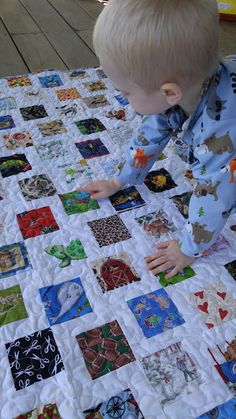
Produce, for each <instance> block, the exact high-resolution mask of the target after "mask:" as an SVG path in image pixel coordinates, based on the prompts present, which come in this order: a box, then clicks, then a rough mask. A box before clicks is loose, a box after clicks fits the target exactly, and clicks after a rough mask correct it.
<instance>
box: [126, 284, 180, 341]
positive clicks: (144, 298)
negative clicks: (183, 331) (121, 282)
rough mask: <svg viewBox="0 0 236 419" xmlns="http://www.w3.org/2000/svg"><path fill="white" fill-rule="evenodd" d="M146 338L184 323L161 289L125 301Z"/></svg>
mask: <svg viewBox="0 0 236 419" xmlns="http://www.w3.org/2000/svg"><path fill="white" fill-rule="evenodd" d="M127 304H128V306H129V308H130V310H131V311H132V313H133V314H134V316H135V318H136V320H137V322H138V324H139V326H140V328H141V329H142V332H143V334H144V336H145V337H146V338H151V337H152V336H156V335H159V334H160V333H163V332H165V331H166V330H169V329H174V328H175V327H176V326H181V325H182V324H184V323H185V320H184V319H183V317H182V315H181V314H180V312H179V311H178V309H177V307H176V305H175V304H174V303H173V301H172V300H171V298H170V297H169V295H168V294H167V292H166V291H165V290H163V289H159V290H157V291H153V292H151V293H150V294H146V295H140V296H139V297H136V298H133V299H132V300H129V301H127Z"/></svg>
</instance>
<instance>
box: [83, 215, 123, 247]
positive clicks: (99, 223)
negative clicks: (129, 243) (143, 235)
mask: <svg viewBox="0 0 236 419" xmlns="http://www.w3.org/2000/svg"><path fill="white" fill-rule="evenodd" d="M88 225H89V227H90V228H91V230H92V232H93V234H94V236H95V238H96V240H97V242H98V244H99V246H100V247H102V246H109V245H110V244H114V243H118V242H120V241H123V240H129V239H131V235H130V233H129V230H128V229H127V228H126V226H125V224H124V223H123V221H122V220H121V219H120V218H119V217H118V216H117V215H112V216H111V217H107V218H101V219H100V220H94V221H89V222H88Z"/></svg>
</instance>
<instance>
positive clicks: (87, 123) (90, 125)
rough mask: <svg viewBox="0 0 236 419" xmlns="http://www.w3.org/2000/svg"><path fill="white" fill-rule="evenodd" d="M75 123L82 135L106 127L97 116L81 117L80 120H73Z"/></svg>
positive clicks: (100, 130) (102, 129) (99, 130)
mask: <svg viewBox="0 0 236 419" xmlns="http://www.w3.org/2000/svg"><path fill="white" fill-rule="evenodd" d="M75 125H76V126H77V128H79V130H80V132H81V134H84V135H86V134H87V135H89V134H93V133H95V132H102V131H105V130H106V127H104V125H103V124H102V122H101V121H99V119H97V118H90V119H83V120H82V121H77V122H75Z"/></svg>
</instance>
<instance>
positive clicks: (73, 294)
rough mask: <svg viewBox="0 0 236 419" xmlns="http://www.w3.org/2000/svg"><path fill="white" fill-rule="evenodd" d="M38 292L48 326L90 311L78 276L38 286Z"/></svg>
mask: <svg viewBox="0 0 236 419" xmlns="http://www.w3.org/2000/svg"><path fill="white" fill-rule="evenodd" d="M39 292H40V296H41V299H42V302H43V303H44V309H45V312H46V316H47V318H48V322H49V325H50V326H51V325H54V324H59V323H63V322H66V321H68V320H73V319H76V318H77V317H81V316H84V314H87V313H91V312H92V309H91V306H90V304H89V301H88V299H87V297H86V294H85V291H84V288H83V286H82V284H81V280H80V278H75V279H72V280H70V281H66V282H62V283H60V284H57V285H51V286H49V287H44V288H40V289H39Z"/></svg>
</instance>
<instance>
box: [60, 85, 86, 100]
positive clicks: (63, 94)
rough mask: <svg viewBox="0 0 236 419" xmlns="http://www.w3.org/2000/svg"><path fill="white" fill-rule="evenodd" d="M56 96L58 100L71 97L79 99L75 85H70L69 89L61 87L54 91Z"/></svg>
mask: <svg viewBox="0 0 236 419" xmlns="http://www.w3.org/2000/svg"><path fill="white" fill-rule="evenodd" d="M56 94H57V97H58V99H59V100H61V101H63V100H71V99H79V98H80V94H79V92H78V90H77V89H76V87H72V88H70V89H61V90H57V91H56Z"/></svg>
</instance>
